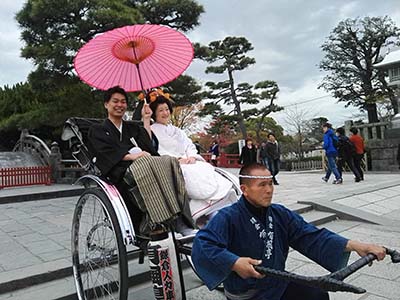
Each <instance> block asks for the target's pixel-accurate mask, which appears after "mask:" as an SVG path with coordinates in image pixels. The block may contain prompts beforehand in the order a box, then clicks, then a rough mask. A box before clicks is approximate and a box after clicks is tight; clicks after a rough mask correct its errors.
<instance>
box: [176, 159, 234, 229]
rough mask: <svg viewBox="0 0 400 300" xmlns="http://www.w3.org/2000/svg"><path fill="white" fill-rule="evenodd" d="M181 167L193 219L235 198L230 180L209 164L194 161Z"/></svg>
mask: <svg viewBox="0 0 400 300" xmlns="http://www.w3.org/2000/svg"><path fill="white" fill-rule="evenodd" d="M181 169H182V173H183V177H184V180H185V187H186V191H187V194H188V196H189V199H190V201H189V206H190V211H191V213H192V218H193V220H194V221H196V220H197V218H199V217H201V216H203V215H208V214H211V213H212V212H215V211H217V210H219V209H221V208H222V207H225V206H227V205H229V204H232V203H233V202H235V201H236V200H237V195H236V194H235V193H234V192H233V190H232V182H230V181H229V180H228V179H226V178H225V177H223V176H222V175H221V174H219V173H217V172H216V171H215V169H214V167H213V166H212V165H211V164H209V163H206V162H202V161H196V163H195V164H181ZM230 192H231V193H230ZM232 192H233V194H232Z"/></svg>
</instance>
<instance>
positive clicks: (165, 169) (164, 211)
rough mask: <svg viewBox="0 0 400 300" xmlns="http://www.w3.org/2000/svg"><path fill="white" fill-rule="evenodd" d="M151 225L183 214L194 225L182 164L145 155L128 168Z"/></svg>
mask: <svg viewBox="0 0 400 300" xmlns="http://www.w3.org/2000/svg"><path fill="white" fill-rule="evenodd" d="M129 170H130V172H131V173H132V175H133V177H134V178H135V181H136V183H137V186H138V189H139V191H140V194H141V195H142V198H143V203H140V205H139V206H142V205H144V206H145V207H142V209H143V210H145V211H147V213H148V216H149V218H150V221H151V222H152V223H163V222H166V221H170V220H172V219H175V218H176V217H177V216H178V214H183V216H185V217H186V219H187V221H188V222H189V224H192V219H191V214H190V208H189V204H188V197H187V195H186V190H185V181H184V179H183V175H182V171H181V169H180V166H179V162H178V160H177V159H176V158H174V157H170V156H166V155H164V156H143V157H141V158H139V159H137V160H135V161H134V162H133V163H132V164H131V165H130V167H129Z"/></svg>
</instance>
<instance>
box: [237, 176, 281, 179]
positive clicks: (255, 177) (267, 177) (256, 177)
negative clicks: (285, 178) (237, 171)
mask: <svg viewBox="0 0 400 300" xmlns="http://www.w3.org/2000/svg"><path fill="white" fill-rule="evenodd" d="M239 178H249V179H272V178H273V176H272V175H268V176H262V175H239Z"/></svg>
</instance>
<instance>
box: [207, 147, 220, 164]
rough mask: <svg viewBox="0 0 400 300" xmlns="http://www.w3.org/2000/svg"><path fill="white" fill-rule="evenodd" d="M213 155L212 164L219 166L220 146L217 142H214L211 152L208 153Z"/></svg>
mask: <svg viewBox="0 0 400 300" xmlns="http://www.w3.org/2000/svg"><path fill="white" fill-rule="evenodd" d="M208 152H210V153H211V158H210V160H211V163H212V164H213V165H214V167H216V166H217V165H218V156H219V144H218V142H217V141H213V142H212V144H211V146H210V150H209V151H208Z"/></svg>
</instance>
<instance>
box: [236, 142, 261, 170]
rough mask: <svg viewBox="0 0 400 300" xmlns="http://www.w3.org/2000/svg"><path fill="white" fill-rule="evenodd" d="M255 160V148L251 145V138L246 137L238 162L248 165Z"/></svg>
mask: <svg viewBox="0 0 400 300" xmlns="http://www.w3.org/2000/svg"><path fill="white" fill-rule="evenodd" d="M256 162H257V149H256V147H254V145H253V140H252V139H251V138H247V139H246V145H244V146H243V148H242V152H241V153H240V157H239V164H241V165H244V166H246V165H250V164H253V163H256Z"/></svg>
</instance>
